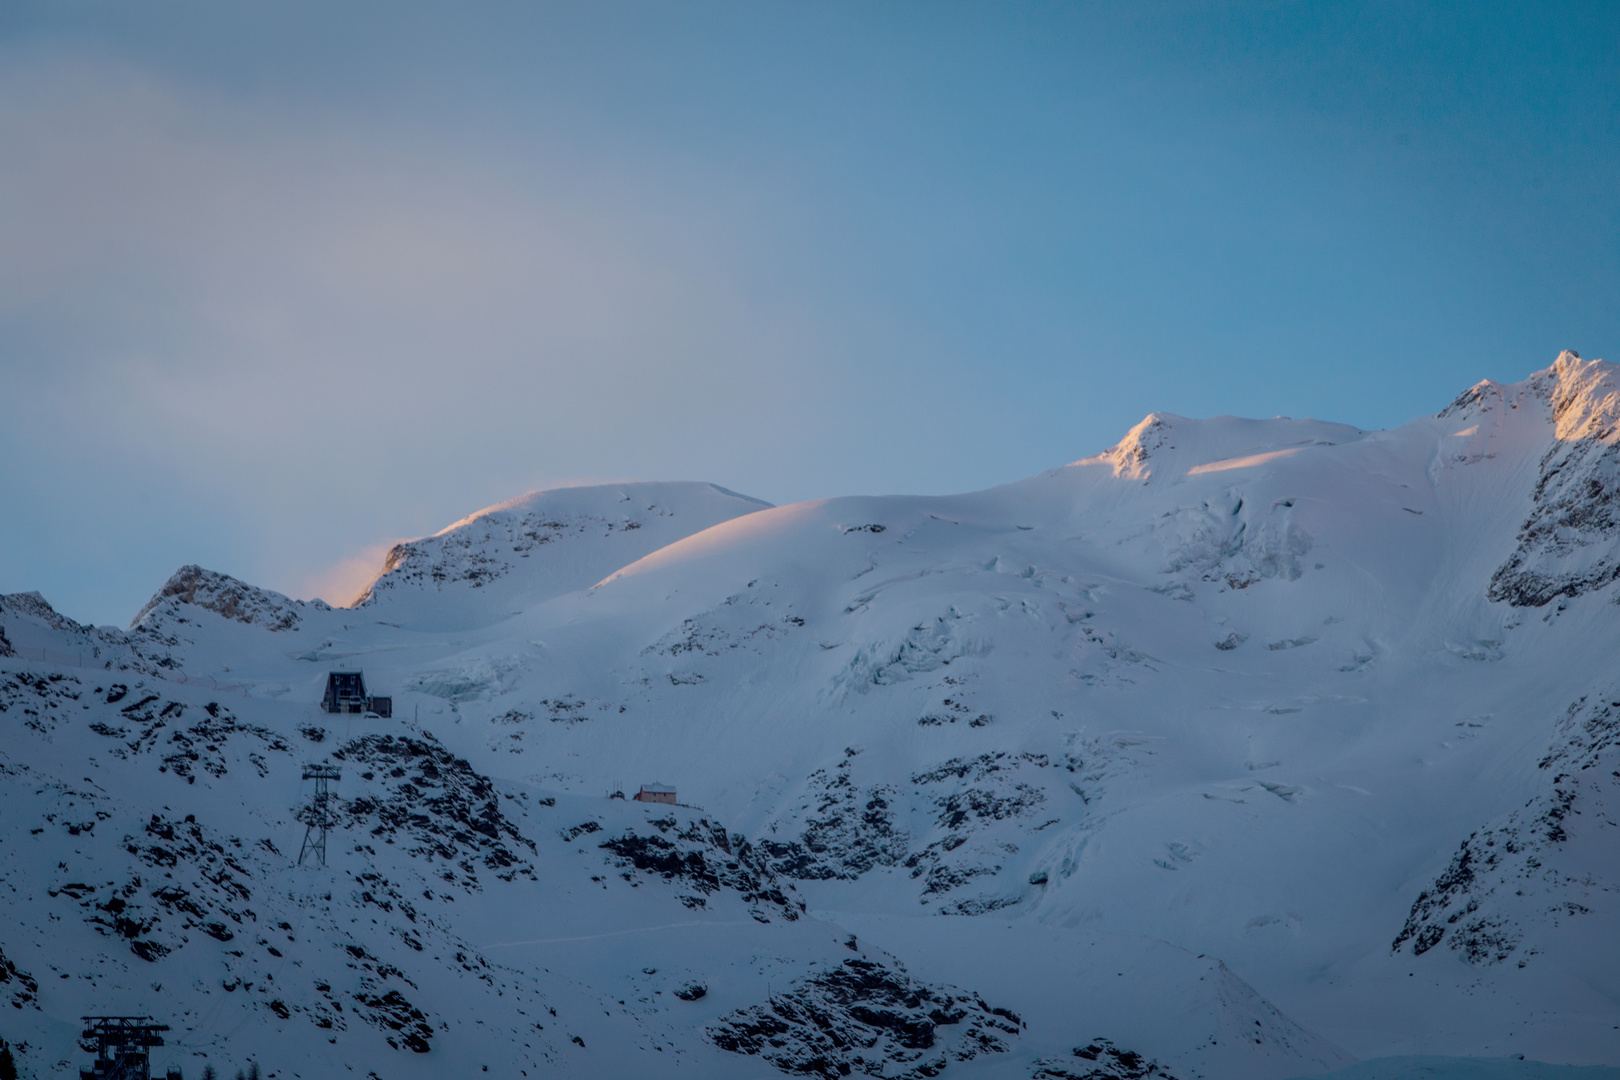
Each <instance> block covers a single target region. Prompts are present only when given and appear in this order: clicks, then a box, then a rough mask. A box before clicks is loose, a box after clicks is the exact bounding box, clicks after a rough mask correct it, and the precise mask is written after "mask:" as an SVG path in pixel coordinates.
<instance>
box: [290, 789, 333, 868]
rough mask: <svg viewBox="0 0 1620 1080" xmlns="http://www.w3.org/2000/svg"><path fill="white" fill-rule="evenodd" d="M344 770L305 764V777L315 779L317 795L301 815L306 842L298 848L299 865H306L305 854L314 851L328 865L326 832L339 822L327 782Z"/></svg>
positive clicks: (323, 864) (323, 863)
mask: <svg viewBox="0 0 1620 1080" xmlns="http://www.w3.org/2000/svg"><path fill="white" fill-rule="evenodd" d="M342 776H343V770H342V769H340V768H338V767H337V766H336V765H305V766H304V779H305V780H313V781H315V797H314V798H313V799H311V800H310V803H309V805H308V806H306V807H304V810H303V812H302V814H300V817H302V818H303V821H304V843H303V844H302V845H301V846H300V847H299V849H298V865H299V866H303V865H304V856H305V855H307V854H309V853H310V852H312V851H313V852H314V853H315V854H316V855H318V856H319V857H320V860H321V865H322V866H325V865H326V834H327V831H328V830H330V829H331V828H332V826H333V825H336V824H337V821H336V820H334V819H335V815H334V814H333V813H332V793H331V791H330V790H328V788H327V786H326V785H327V782H328V781H331V780H337V779H340V778H342Z"/></svg>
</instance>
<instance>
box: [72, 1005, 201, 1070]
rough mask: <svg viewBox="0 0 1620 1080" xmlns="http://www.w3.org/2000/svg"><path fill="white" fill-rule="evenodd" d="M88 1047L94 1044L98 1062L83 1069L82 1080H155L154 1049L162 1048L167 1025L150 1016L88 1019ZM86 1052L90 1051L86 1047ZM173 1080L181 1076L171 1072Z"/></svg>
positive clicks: (89, 1017)
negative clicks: (155, 1020) (154, 1020)
mask: <svg viewBox="0 0 1620 1080" xmlns="http://www.w3.org/2000/svg"><path fill="white" fill-rule="evenodd" d="M82 1019H83V1020H84V1023H85V1028H84V1034H83V1035H81V1036H80V1038H81V1039H83V1040H84V1042H85V1043H86V1044H88V1043H92V1042H93V1043H95V1054H96V1060H95V1062H94V1063H93V1064H92V1065H91V1066H90V1068H88V1069H80V1070H79V1076H80V1078H81V1080H152V1062H151V1058H150V1053H151V1049H152V1047H154V1046H162V1045H163V1036H161V1035H159V1034H158V1032H160V1031H168V1030H169V1025H168V1024H154V1023H153V1022H152V1018H151V1017H150V1016H86V1017H82ZM84 1049H85V1050H87V1051H88V1050H89V1049H90V1047H89V1046H88V1045H86V1046H85V1047H84ZM169 1076H170V1077H177V1076H179V1073H178V1072H176V1071H174V1070H170V1072H169Z"/></svg>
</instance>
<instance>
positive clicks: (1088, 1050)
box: [1029, 1039, 1175, 1080]
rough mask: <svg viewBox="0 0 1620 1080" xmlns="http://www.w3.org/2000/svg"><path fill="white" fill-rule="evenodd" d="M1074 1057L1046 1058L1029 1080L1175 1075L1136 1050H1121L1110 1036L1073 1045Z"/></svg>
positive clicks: (1139, 1079) (1140, 1079)
mask: <svg viewBox="0 0 1620 1080" xmlns="http://www.w3.org/2000/svg"><path fill="white" fill-rule="evenodd" d="M1073 1053H1074V1056H1073V1057H1072V1058H1068V1059H1064V1058H1046V1059H1043V1060H1041V1061H1037V1062H1036V1063H1035V1071H1034V1072H1032V1073H1030V1074H1029V1075H1030V1080H1148V1078H1149V1077H1155V1076H1157V1077H1162V1078H1163V1080H1175V1077H1173V1076H1171V1075H1170V1074H1169V1073H1167V1072H1164V1071H1163V1070H1161V1069H1160V1068H1159V1063H1158V1062H1157V1061H1148V1060H1146V1059H1145V1058H1143V1057H1142V1055H1141V1054H1138V1053H1137V1052H1136V1051H1134V1050H1121V1049H1120V1048H1119V1047H1117V1046H1115V1045H1114V1044H1113V1043H1112V1042H1110V1041H1108V1040H1107V1039H1092V1040H1091V1041H1090V1042H1088V1043H1086V1044H1085V1045H1084V1046H1077V1047H1075V1048H1074V1051H1073Z"/></svg>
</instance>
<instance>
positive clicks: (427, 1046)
mask: <svg viewBox="0 0 1620 1080" xmlns="http://www.w3.org/2000/svg"><path fill="white" fill-rule="evenodd" d="M354 1000H355V1003H356V1004H357V1005H359V1006H360V1015H361V1016H362V1017H364V1018H365V1019H366V1021H367V1022H368V1023H370V1024H371V1025H372V1026H373V1027H377V1028H381V1029H383V1030H384V1031H389V1032H393V1034H391V1035H389V1036H387V1041H388V1045H389V1046H392V1047H393V1048H394V1049H395V1050H398V1049H399V1048H400V1045H401V1044H404V1046H405V1048H406V1049H408V1050H411V1051H414V1052H415V1053H418V1054H425V1053H427V1052H428V1051H429V1050H431V1049H432V1048H433V1047H432V1044H431V1042H430V1041H429V1040H431V1039H432V1038H433V1026H432V1025H431V1024H429V1023H428V1018H427V1016H426V1015H425V1014H424V1013H423V1012H422V1010H421V1009H418V1008H417V1007H416V1006H414V1005H412V1004H411V1003H410V1002H409V1001H406V1000H405V996H404V995H403V994H401V993H400V992H399V991H398V990H390V991H388V992H387V993H386V994H375V993H373V994H366V993H360V994H355V995H354Z"/></svg>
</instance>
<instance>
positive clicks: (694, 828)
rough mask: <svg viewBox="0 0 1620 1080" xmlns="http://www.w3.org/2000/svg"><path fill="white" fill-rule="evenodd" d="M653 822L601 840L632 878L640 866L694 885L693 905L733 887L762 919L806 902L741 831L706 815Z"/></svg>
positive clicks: (785, 914)
mask: <svg viewBox="0 0 1620 1080" xmlns="http://www.w3.org/2000/svg"><path fill="white" fill-rule="evenodd" d="M588 824H591V825H594V824H595V822H589V823H588ZM649 824H651V825H652V826H653V827H654V828H656V829H658V830H659V831H660V834H661V835H650V836H643V835H639V834H637V833H634V832H627V833H625V834H624V835H622V836H616V837H614V838H612V839H611V840H607V841H605V842H604V843H602V844H599V845H598V846H599V847H601V848H602V849H603V850H605V851H608V852H611V853H612V856H613V860H612V861H613V863H614V864H615V865H616V866H618V867H619V868H620V870H621V871H622V873H621V875H620V876H622V877H623V878H624V879H625V880H626V881H634V880H635V872H636V871H640V872H641V873H644V874H650V875H654V876H657V877H661V878H663V879H664V880H665V881H668V882H672V883H674V884H676V885H678V886H680V887H682V888H686V889H690V890H691V892H689V893H687V894H686V895H683V896H681V897H680V901H681V903H683V904H685V905H686V906H687V907H690V908H701V907H707V906H708V901H707V900H705V899H704V898H705V897H707V896H712V895H714V894H715V893H718V892H720V891H721V890H730V891H732V892H735V893H736V894H737V895H738V897H740V898H741V899H742V901H743V903H745V904H748V905H750V912H749V913H750V914H751V915H753V917H754V918H755V919H757V920H759V921H760V922H770V921H771V917H772V916H773V915H774V916H776V917H777V918H780V919H783V920H785V921H787V922H793V921H795V920H797V919H798V917H799V915H800V914H801V913H802V912H803V911H804V909H805V904H804V901H803V900H800V899H798V898H797V897H790V896H789V894H788V893H787V892H786V891H784V890H783V888H782V886H781V885H780V884H779V883H778V882H777V880H776V875H775V874H774V873H772V872H771V868H770V866H769V865H768V864H767V862H766V861H765V859H764V858H763V857H762V856H761V855H760V854H759V852H758V851H757V850H756V849H755V848H754V846H753V845H751V844H750V843H749V842H748V841H747V840H746V839H744V838H743V836H742V835H741V834H740V833H739V834H735V835H732V836H727V835H726V831H725V830H724V829H722V828H721V827H719V826H718V825H715V824H713V823H711V822H710V821H709V820H708V819H707V818H701V819H698V820H696V821H692V822H688V824H687V826H686V827H685V828H684V829H683V828H681V827H680V826H679V825H678V823H677V822H676V820H675V819H674V818H673V817H670V818H659V819H657V820H655V821H652V822H650V823H649ZM575 828H576V829H577V830H582V831H590V832H594V831H596V830H594V829H585V828H584V827H583V826H576V827H575ZM688 1000H692V999H688Z"/></svg>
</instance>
